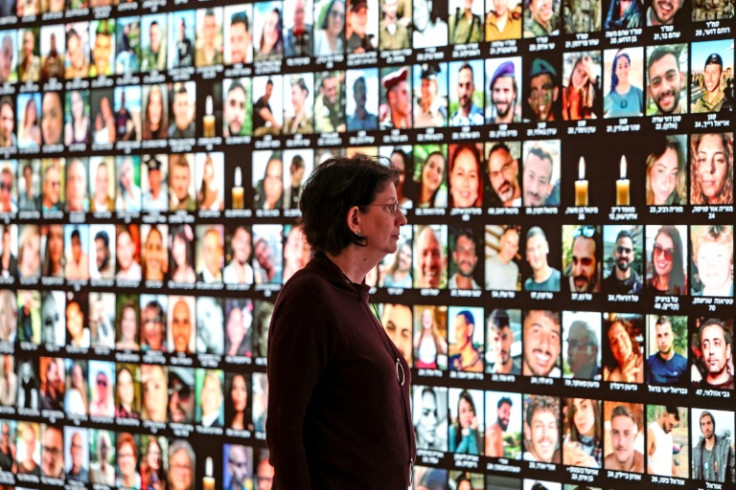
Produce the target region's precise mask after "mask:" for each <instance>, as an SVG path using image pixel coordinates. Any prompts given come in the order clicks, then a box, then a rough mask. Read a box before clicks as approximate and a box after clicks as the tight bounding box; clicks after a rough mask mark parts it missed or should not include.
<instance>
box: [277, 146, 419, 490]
mask: <svg viewBox="0 0 736 490" xmlns="http://www.w3.org/2000/svg"><path fill="white" fill-rule="evenodd" d="M397 182H398V175H397V173H396V171H394V170H391V169H390V168H389V167H388V166H385V165H381V164H379V163H377V162H375V161H374V160H372V159H370V158H368V157H365V156H362V155H358V156H355V157H352V158H345V157H338V158H333V159H330V160H327V161H326V162H324V163H322V164H321V165H320V166H319V167H317V169H316V170H315V171H314V173H313V174H312V175H311V177H310V178H309V180H308V181H307V184H306V186H305V188H304V191H303V193H302V199H301V202H300V208H301V211H302V226H303V229H304V234H305V236H306V238H307V241H308V242H309V244H310V245H311V247H312V250H313V251H314V252H315V255H314V258H313V259H312V260H311V261H310V262H309V263H308V264H307V266H306V267H305V268H304V269H302V270H300V271H298V272H296V273H295V274H294V275H293V276H292V278H291V279H290V280H289V281H287V283H286V284H285V286H284V288H283V289H282V290H281V294H280V295H279V298H278V300H277V301H276V306H275V308H274V312H273V316H272V319H271V325H270V329H269V346H268V347H269V348H268V385H269V390H268V417H267V420H266V441H267V443H268V448H269V450H270V462H271V464H272V465H273V466H274V468H275V472H276V474H275V481H274V483H275V488H406V487H407V486H408V485H409V479H410V474H411V473H412V469H413V465H414V459H415V452H416V451H415V445H414V431H413V430H412V417H411V411H410V399H409V384H410V379H409V366H408V364H407V363H406V361H405V360H404V358H403V356H402V355H401V353H400V352H399V350H398V349H397V348H396V346H395V345H394V344H393V343H392V342H391V340H390V339H389V337H388V336H387V335H386V333H385V332H384V330H383V328H382V326H381V324H380V323H379V322H378V320H377V318H376V317H377V315H376V314H375V313H374V311H373V310H372V309H371V302H370V299H369V296H368V293H369V291H370V288H369V286H367V285H366V284H365V277H366V274H367V273H368V271H370V270H371V269H373V268H374V267H375V266H376V265H377V264H378V263H379V262H380V261H381V260H382V259H383V258H384V257H385V256H386V255H387V254H390V253H394V252H396V249H397V242H398V240H399V236H400V232H399V230H400V228H401V226H403V225H405V224H406V218H405V217H404V214H403V213H402V212H401V210H400V208H399V201H398V198H397V195H396V183H397ZM338 407H339V408H338ZM356 441H360V443H359V444H356ZM379 468H380V471H376V469H379Z"/></svg>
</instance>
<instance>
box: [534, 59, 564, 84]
mask: <svg viewBox="0 0 736 490" xmlns="http://www.w3.org/2000/svg"><path fill="white" fill-rule="evenodd" d="M545 74H547V75H551V76H552V77H553V78H557V71H556V70H555V69H554V68H553V67H552V65H551V64H550V63H549V62H548V61H546V60H543V59H541V58H536V59H535V60H534V61H532V68H531V70H529V78H530V79H532V78H534V77H536V76H538V75H545Z"/></svg>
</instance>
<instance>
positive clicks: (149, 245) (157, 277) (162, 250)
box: [141, 225, 169, 282]
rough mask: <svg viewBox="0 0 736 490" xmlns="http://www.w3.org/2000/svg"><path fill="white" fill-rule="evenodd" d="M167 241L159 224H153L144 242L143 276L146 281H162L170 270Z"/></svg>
mask: <svg viewBox="0 0 736 490" xmlns="http://www.w3.org/2000/svg"><path fill="white" fill-rule="evenodd" d="M166 255H167V254H166V243H164V237H163V235H162V234H161V231H159V229H158V226H156V225H152V226H151V229H150V230H149V231H148V236H147V237H146V242H145V243H144V244H143V257H142V261H141V262H142V263H143V278H144V279H145V280H146V281H157V282H162V281H163V280H164V277H165V275H166V272H167V270H168V265H169V264H168V262H167V261H166V259H167V257H166Z"/></svg>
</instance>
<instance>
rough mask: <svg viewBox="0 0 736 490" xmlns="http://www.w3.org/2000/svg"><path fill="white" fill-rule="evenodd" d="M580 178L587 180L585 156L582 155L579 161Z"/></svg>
mask: <svg viewBox="0 0 736 490" xmlns="http://www.w3.org/2000/svg"><path fill="white" fill-rule="evenodd" d="M578 180H585V158H583V157H580V161H579V162H578Z"/></svg>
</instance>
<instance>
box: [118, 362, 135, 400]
mask: <svg viewBox="0 0 736 490" xmlns="http://www.w3.org/2000/svg"><path fill="white" fill-rule="evenodd" d="M134 397H135V388H134V386H133V376H131V374H130V371H128V370H127V369H122V370H121V371H120V372H119V373H118V399H119V400H120V403H122V404H123V405H125V406H126V407H129V406H131V405H132V404H133V398H134Z"/></svg>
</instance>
